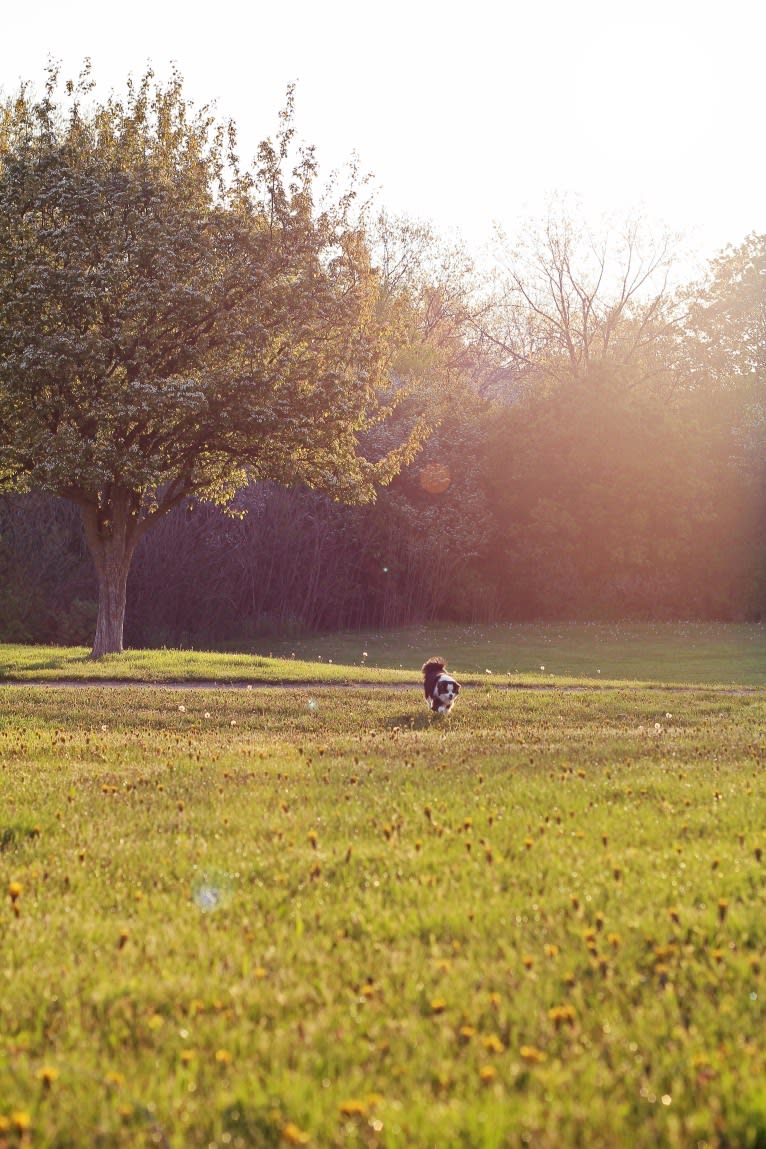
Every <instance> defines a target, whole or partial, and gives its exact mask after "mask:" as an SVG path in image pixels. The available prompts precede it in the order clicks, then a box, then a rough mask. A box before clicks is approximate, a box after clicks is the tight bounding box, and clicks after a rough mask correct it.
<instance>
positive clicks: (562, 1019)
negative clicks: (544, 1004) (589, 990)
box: [548, 1005, 577, 1029]
mask: <svg viewBox="0 0 766 1149" xmlns="http://www.w3.org/2000/svg"><path fill="white" fill-rule="evenodd" d="M548 1017H549V1018H550V1020H551V1021H552V1022H553V1028H554V1029H561V1027H562V1026H563V1025H569V1026H573V1025H574V1023H575V1021H576V1020H577V1013H576V1012H575V1009H574V1006H571V1005H554V1006H553V1007H552V1008H551V1009H549V1010H548Z"/></svg>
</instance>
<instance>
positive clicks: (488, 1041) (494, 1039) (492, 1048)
mask: <svg viewBox="0 0 766 1149" xmlns="http://www.w3.org/2000/svg"><path fill="white" fill-rule="evenodd" d="M482 1044H483V1046H484V1048H485V1049H488V1050H489V1052H490V1053H503V1052H504V1050H505V1046H504V1045H503V1043H502V1041H501V1040H500V1038H499V1037H498V1036H497V1034H495V1033H491V1034H490V1035H489V1037H485V1038H484V1040H483V1042H482Z"/></svg>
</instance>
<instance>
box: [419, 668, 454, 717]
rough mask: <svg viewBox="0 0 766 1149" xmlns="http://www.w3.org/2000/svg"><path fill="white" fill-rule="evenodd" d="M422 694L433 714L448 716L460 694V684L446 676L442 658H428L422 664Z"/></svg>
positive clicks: (449, 675) (448, 675) (450, 676)
mask: <svg viewBox="0 0 766 1149" xmlns="http://www.w3.org/2000/svg"><path fill="white" fill-rule="evenodd" d="M423 692H424V694H425V696H426V702H427V703H428V705H429V706H430V708H431V710H433V712H434V714H449V712H450V710H451V709H452V707H453V706H454V705H455V700H456V699H457V696H458V694H459V693H460V683H459V682H456V681H455V679H454V678H453V677H452V675H451V674H447V665H446V663H445V661H444V659H443V658H436V657H434V658H429V660H428V662H424V663H423Z"/></svg>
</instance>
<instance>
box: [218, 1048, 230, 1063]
mask: <svg viewBox="0 0 766 1149" xmlns="http://www.w3.org/2000/svg"><path fill="white" fill-rule="evenodd" d="M215 1059H216V1061H217V1062H218V1064H219V1065H231V1063H232V1060H233V1059H232V1056H231V1054H230V1053H229V1051H228V1049H216V1051H215Z"/></svg>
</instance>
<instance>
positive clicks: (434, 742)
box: [0, 637, 766, 1149]
mask: <svg viewBox="0 0 766 1149" xmlns="http://www.w3.org/2000/svg"><path fill="white" fill-rule="evenodd" d="M328 641H329V640H328ZM337 641H338V642H340V640H337ZM343 641H345V639H344V640H343ZM727 641H728V640H727ZM434 642H436V637H435V638H434ZM335 649H336V650H337V649H338V647H336V648H335ZM365 649H366V647H365ZM401 649H404V648H403V647H402V648H401ZM434 649H437V647H434ZM430 652H431V651H430V648H429V649H428V650H426V651H425V653H430ZM278 653H279V655H280V657H284V658H285V660H286V661H287V662H290V663H293V666H294V664H295V663H297V662H299V661H301V658H302V657H303V656H302V655H301V653H300V652H296V651H292V650H291V651H287V652H274V654H275V655H276V654H278ZM320 653H322V662H310V661H308V660H307V663H306V670H305V672H304V674H305V681H304V682H303V683H301V682H300V681H295V682H293V683H292V685H289V686H287V687H277V686H272V685H265V686H255V685H253V684H251V687H250V688H249V689H248V687H247V685H242V686H238V687H234V686H229V687H223V688H220V687H219V688H216V689H212V688H208V687H205V686H201V685H199V684H197V685H196V686H195V685H193V684H192V683H188V684H186V685H175V686H172V687H171V686H168V685H154V686H145V685H140V684H131V685H123V686H118V687H115V686H111V685H103V684H99V683H97V682H84V683H83V684H82V685H79V686H71V685H70V686H63V685H59V686H57V685H55V684H50V685H45V686H41V685H36V684H33V683H27V684H22V683H18V682H13V681H10V679H11V678H13V677H14V674H15V673H16V672H18V676H19V677H22V678H23V677H24V675H25V674H26V675H28V676H30V677H34V676H35V675H36V674H39V667H38V668H37V670H35V671H33V670H30V666H31V664H32V663H33V661H34V659H35V657H37V660H38V662H41V661H44V660H45V657H47V658H48V659H50V658H53V657H56V658H58V659H59V667H60V668H59V670H58V673H59V674H60V675H61V676H62V677H67V678H68V677H71V675H70V673H69V671H68V670H67V669H66V664H67V662H70V663H73V662H78V661H82V652H69V654H68V655H67V654H66V653H65V652H59V653H58V654H56V652H55V651H53V652H52V653H51V654H49V655H47V656H44V657H41V652H40V651H39V650H37V653H36V655H35V653H34V651H32V652H31V653H30V648H28V650H27V652H26V654H24V652H20V651H19V648H14V651H13V652H12V653H11V651H10V650H9V648H3V649H2V650H0V667H2V673H3V674H4V676H5V678H6V681H5V682H0V882H1V885H0V895H1V896H2V901H1V902H0V1146H3V1147H16V1146H22V1145H30V1146H35V1147H41V1149H53V1147H55V1149H65V1147H70V1146H71V1147H79V1146H110V1147H111V1146H126V1147H128V1146H130V1147H133V1146H144V1145H147V1146H150V1145H160V1146H171V1147H173V1149H176V1147H178V1149H181V1147H184V1149H185V1147H196V1146H200V1147H202V1146H205V1147H212V1146H215V1147H219V1146H220V1147H224V1146H234V1147H240V1149H244V1147H256V1149H261V1147H266V1149H268V1147H269V1146H284V1145H309V1146H316V1147H321V1149H324V1147H328V1149H335V1147H341V1146H349V1147H351V1146H360V1147H361V1146H364V1147H368V1149H376V1147H381V1149H382V1147H388V1149H394V1147H396V1149H399V1147H404V1146H407V1147H408V1149H411V1147H413V1149H433V1147H434V1146H437V1145H438V1146H447V1147H450V1149H451V1147H453V1146H454V1147H462V1149H501V1147H503V1149H516V1147H519V1149H520V1147H523V1146H537V1147H539V1149H562V1147H564V1149H567V1147H569V1146H588V1147H589V1149H599V1147H603V1149H619V1147H621V1146H625V1147H628V1146H630V1147H631V1149H632V1147H636V1149H642V1147H649V1146H652V1147H655V1149H656V1147H657V1146H668V1147H674V1149H675V1147H677V1149H688V1147H690V1146H691V1147H695V1149H735V1147H736V1149H744V1147H748V1146H749V1147H752V1149H763V1147H764V1146H766V1073H765V1072H764V1069H765V1067H764V1042H763V1031H764V1020H765V1019H766V1015H765V1013H764V1008H763V1003H764V995H765V994H766V985H764V969H763V963H764V951H765V949H766V925H765V924H764V923H765V922H766V913H765V912H764V911H765V910H766V906H765V905H764V902H765V901H766V886H765V883H764V876H765V874H766V870H765V867H766V860H764V851H765V850H766V832H765V831H766V786H764V763H765V762H766V733H765V732H766V693H765V692H764V691H763V689H762V688H760V686H759V685H758V682H757V667H756V665H755V660H754V664H753V668H752V669H751V671H745V670H743V674H742V681H741V683H740V684H738V685H735V686H732V685H731V681H730V680H729V679H728V678H727V677H725V676H724V678H723V681H724V682H727V685H725V686H723V685H717V686H714V685H709V684H700V685H692V686H688V685H687V686H684V687H680V686H678V685H677V682H678V681H681V680H686V679H687V678H688V672H689V664H688V662H684V660H683V659H682V660H681V661H682V663H683V665H681V666H676V665H675V664H674V663H673V662H672V658H671V657H670V655H669V654H668V655H667V656H666V657H665V660H664V663H663V666H664V671H665V677H666V679H667V681H660V680H659V679H652V676H651V674H650V673H649V672H648V668H647V671H646V674H645V675H644V674H642V673H641V672H640V671H638V672H636V676H635V679H628V678H626V679H625V680H624V681H619V680H618V679H619V675H610V683H609V684H607V683H605V682H604V681H599V680H596V679H595V678H594V677H590V676H589V677H584V676H583V677H580V678H577V679H573V680H572V681H571V682H565V681H561V682H559V681H554V682H551V681H550V679H549V675H548V671H547V670H546V671H545V672H543V671H542V670H541V669H540V667H541V666H542V665H543V663H542V662H541V663H540V665H539V666H538V671H537V680H536V681H533V680H532V677H531V668H530V669H529V672H528V673H529V678H527V677H524V675H525V674H526V673H527V672H526V671H525V669H524V668H520V669H519V670H518V675H519V677H518V678H516V673H517V672H516V669H515V668H514V667H509V668H508V672H509V673H508V676H507V677H506V678H503V677H502V673H501V670H500V661H501V660H498V661H497V663H496V665H495V669H494V671H493V673H492V674H487V673H486V669H491V667H487V668H485V672H484V673H482V671H481V670H480V667H479V664H478V663H477V664H476V667H475V668H474V669H473V670H472V669H471V666H470V664H469V663H468V660H467V658H466V660H465V662H461V655H462V656H463V657H465V656H464V655H463V652H460V651H459V652H458V657H456V658H454V659H453V658H451V659H450V662H451V665H453V666H454V668H455V669H456V670H460V671H461V673H462V670H463V668H464V667H465V668H466V673H465V675H464V677H465V680H466V683H467V685H466V686H465V689H464V691H463V694H462V696H461V698H460V701H459V704H458V706H457V707H456V709H455V711H454V712H453V714H452V715H451V716H450V717H449V718H448V719H441V720H439V719H432V718H431V717H430V716H429V715H428V713H427V712H426V710H425V707H424V704H423V699H422V696H421V695H420V694H419V691H418V689H417V686H416V685H415V681H414V679H412V676H411V674H410V681H406V680H405V679H406V676H407V673H408V672H406V671H405V670H404V669H402V671H401V672H400V670H399V668H398V666H397V665H396V663H397V660H398V659H399V656H400V648H397V649H396V650H393V652H392V654H391V655H390V657H389V658H388V659H387V660H386V659H383V658H378V657H377V656H375V655H374V652H372V651H370V650H367V658H366V659H364V660H361V654H360V659H357V660H356V666H354V665H352V660H351V659H349V661H348V664H347V665H346V667H345V669H344V670H343V671H342V673H340V674H339V675H338V677H340V678H342V679H344V680H345V681H346V686H345V687H344V688H339V686H338V685H333V684H332V679H333V676H334V675H335V674H336V671H337V669H338V664H337V662H336V661H335V656H332V657H333V662H332V664H331V666H332V667H333V668H334V669H333V670H330V669H329V668H328V663H327V658H328V657H330V656H329V655H328V654H327V653H326V652H320ZM443 653H448V651H446V650H443ZM505 653H506V658H507V657H508V652H507V651H506V652H505ZM596 653H597V652H596ZM293 654H295V656H296V657H295V659H293V657H292V656H293ZM126 657H127V660H128V661H129V659H130V657H131V655H130V654H128V656H126ZM172 657H173V656H171V655H170V653H169V654H168V660H167V663H166V664H163V662H162V658H161V657H160V656H157V657H155V659H154V660H148V661H150V662H151V665H152V666H153V667H154V673H155V674H160V675H161V673H165V674H166V675H167V677H168V678H177V674H174V673H171V672H170V669H169V662H170V661H172ZM199 657H200V659H203V656H199ZM261 657H262V658H263V660H264V662H263V678H268V674H269V673H271V672H272V671H273V673H274V675H275V679H274V680H279V679H280V677H281V675H282V674H283V671H282V669H281V663H280V668H276V667H274V666H272V665H271V664H270V663H269V662H268V654H263V655H262V656H261ZM373 657H375V658H376V661H379V662H380V663H381V664H382V663H384V662H386V661H387V662H388V664H389V665H388V667H386V666H383V665H381V667H380V672H381V674H384V672H385V673H390V674H391V675H392V677H391V679H390V681H380V682H377V683H376V684H374V685H370V684H369V683H367V682H366V681H365V680H366V678H367V676H368V673H369V668H368V667H367V666H366V665H365V663H366V662H367V661H368V660H369V661H372V658H373ZM591 658H595V653H594V654H592V655H591ZM25 659H26V661H25ZM360 660H361V662H362V665H359V662H360ZM416 661H417V660H416ZM91 665H92V664H91ZM163 665H165V670H164V671H163V670H162V667H163ZM203 665H204V662H200V667H202V666H203ZM721 665H723V664H721ZM732 667H733V673H734V674H735V675H736V667H735V665H734V663H732ZM9 668H10V670H9ZM14 668H15V669H14ZM158 668H159V669H158ZM218 669H220V668H218ZM596 669H599V668H596ZM627 672H628V668H627V667H626V669H625V673H627ZM561 673H562V675H563V674H564V673H565V672H564V670H563V669H562V671H561ZM752 674H755V679H756V681H755V683H753V681H752ZM232 675H233V677H237V678H239V677H240V675H234V673H233V671H232ZM324 675H328V678H327V679H325V680H324V681H322V679H323V676H324ZM192 677H194V675H193V676H192ZM198 677H199V678H200V679H201V678H204V677H205V676H204V675H203V674H201V673H200V674H199V675H198ZM208 677H216V678H217V677H218V676H217V675H216V674H210V673H209V674H208ZM384 677H385V674H384ZM720 678H721V675H720V674H719V673H711V681H713V680H720ZM748 678H750V680H749V681H747V679H748ZM638 679H642V683H639V681H638ZM354 681H356V683H357V684H356V685H353V683H354ZM735 681H736V678H735ZM673 683H676V685H673Z"/></svg>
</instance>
